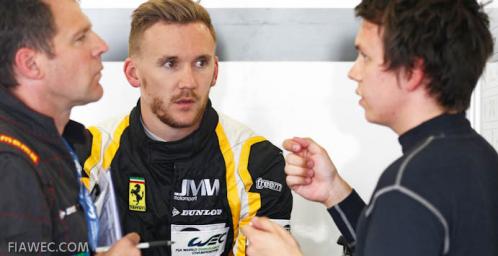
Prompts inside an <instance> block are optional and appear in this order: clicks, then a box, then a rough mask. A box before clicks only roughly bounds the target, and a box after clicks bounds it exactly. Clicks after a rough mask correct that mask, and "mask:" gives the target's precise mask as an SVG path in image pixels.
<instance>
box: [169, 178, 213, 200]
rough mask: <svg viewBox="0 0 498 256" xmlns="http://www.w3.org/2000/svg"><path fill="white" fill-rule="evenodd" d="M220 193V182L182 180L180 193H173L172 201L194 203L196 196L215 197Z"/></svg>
mask: <svg viewBox="0 0 498 256" xmlns="http://www.w3.org/2000/svg"><path fill="white" fill-rule="evenodd" d="M219 193H220V180H219V179H214V180H213V181H211V180H210V179H202V180H200V181H199V182H196V181H195V180H189V179H184V180H183V181H182V190H181V192H175V195H174V197H173V198H174V199H175V200H177V201H196V200H197V196H217V195H218V194H219Z"/></svg>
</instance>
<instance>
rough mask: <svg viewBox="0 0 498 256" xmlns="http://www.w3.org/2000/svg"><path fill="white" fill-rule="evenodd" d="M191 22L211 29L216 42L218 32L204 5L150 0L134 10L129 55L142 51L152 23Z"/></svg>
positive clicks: (190, 2) (182, 0)
mask: <svg viewBox="0 0 498 256" xmlns="http://www.w3.org/2000/svg"><path fill="white" fill-rule="evenodd" d="M158 22H164V23H166V24H189V23H195V22H200V23H202V24H204V25H206V27H207V28H208V29H209V31H210V32H211V35H212V36H213V39H214V41H215V42H216V32H215V31H214V27H213V24H212V23H211V18H210V17H209V13H208V12H207V11H206V9H205V8H204V7H202V6H201V5H200V4H198V3H196V2H194V1H192V0H149V1H147V2H145V3H143V4H141V5H140V6H139V7H138V8H137V9H136V10H135V11H133V15H132V21H131V31H130V37H129V39H128V55H129V56H133V55H136V54H137V53H139V52H140V40H141V38H142V35H143V34H144V32H145V31H146V30H147V29H148V28H150V27H151V26H152V25H154V24H156V23H158Z"/></svg>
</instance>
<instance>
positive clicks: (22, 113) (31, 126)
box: [0, 86, 89, 159]
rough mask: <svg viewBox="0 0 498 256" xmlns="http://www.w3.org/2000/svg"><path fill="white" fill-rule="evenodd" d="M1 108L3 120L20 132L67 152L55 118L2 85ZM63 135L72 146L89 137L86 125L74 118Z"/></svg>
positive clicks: (0, 91) (0, 116)
mask: <svg viewBox="0 0 498 256" xmlns="http://www.w3.org/2000/svg"><path fill="white" fill-rule="evenodd" d="M0 109H1V111H2V112H3V113H5V115H2V114H0V119H2V121H3V122H8V123H10V124H11V125H13V126H15V127H16V129H17V130H18V131H19V132H22V133H28V134H31V135H33V136H35V137H38V138H40V139H42V140H44V141H45V142H46V143H48V144H50V145H56V146H57V149H58V150H61V151H62V152H65V153H67V150H66V147H65V146H64V145H63V144H62V140H60V137H61V136H60V134H59V133H58V132H57V128H56V127H55V123H54V119H52V118H51V117H49V116H46V115H44V114H41V113H38V112H36V111H34V110H32V109H31V108H29V107H28V106H27V105H26V104H24V103H23V102H22V101H21V100H19V99H18V98H17V97H16V96H15V95H14V94H12V93H11V92H10V91H9V90H8V89H6V88H4V87H2V86H0ZM63 137H64V138H66V139H68V140H69V141H71V146H74V145H73V143H83V142H84V141H85V140H87V139H88V138H89V137H88V134H86V133H85V127H84V126H83V125H82V124H80V123H77V122H75V121H72V120H69V122H68V123H67V124H66V126H65V127H64V133H63ZM65 153H64V155H65V156H66V157H68V159H69V154H65Z"/></svg>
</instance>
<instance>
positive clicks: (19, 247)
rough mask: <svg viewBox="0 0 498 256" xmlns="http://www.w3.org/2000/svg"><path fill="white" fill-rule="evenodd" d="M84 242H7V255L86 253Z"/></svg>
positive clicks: (86, 248) (86, 247)
mask: <svg viewBox="0 0 498 256" xmlns="http://www.w3.org/2000/svg"><path fill="white" fill-rule="evenodd" d="M88 251H89V247H88V243H86V242H60V243H55V242H8V252H9V253H54V252H69V253H78V252H88Z"/></svg>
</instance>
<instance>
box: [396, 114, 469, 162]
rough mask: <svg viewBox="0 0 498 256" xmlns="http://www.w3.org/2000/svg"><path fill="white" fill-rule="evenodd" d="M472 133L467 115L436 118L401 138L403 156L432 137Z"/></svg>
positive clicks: (447, 115)
mask: <svg viewBox="0 0 498 256" xmlns="http://www.w3.org/2000/svg"><path fill="white" fill-rule="evenodd" d="M471 131H472V128H471V126H470V122H469V121H468V120H467V119H466V117H465V113H459V114H442V115H440V116H437V117H434V118H432V119H430V120H428V121H426V122H424V123H422V124H420V125H418V126H416V127H415V128H413V129H411V130H409V131H407V132H405V133H404V134H402V135H401V136H399V138H398V140H399V143H400V144H401V146H402V149H403V154H406V153H407V152H408V151H410V150H411V149H412V148H413V147H415V146H417V145H419V144H420V143H422V142H423V141H424V140H425V139H427V138H428V137H430V136H445V135H451V134H462V133H469V132H471Z"/></svg>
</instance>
